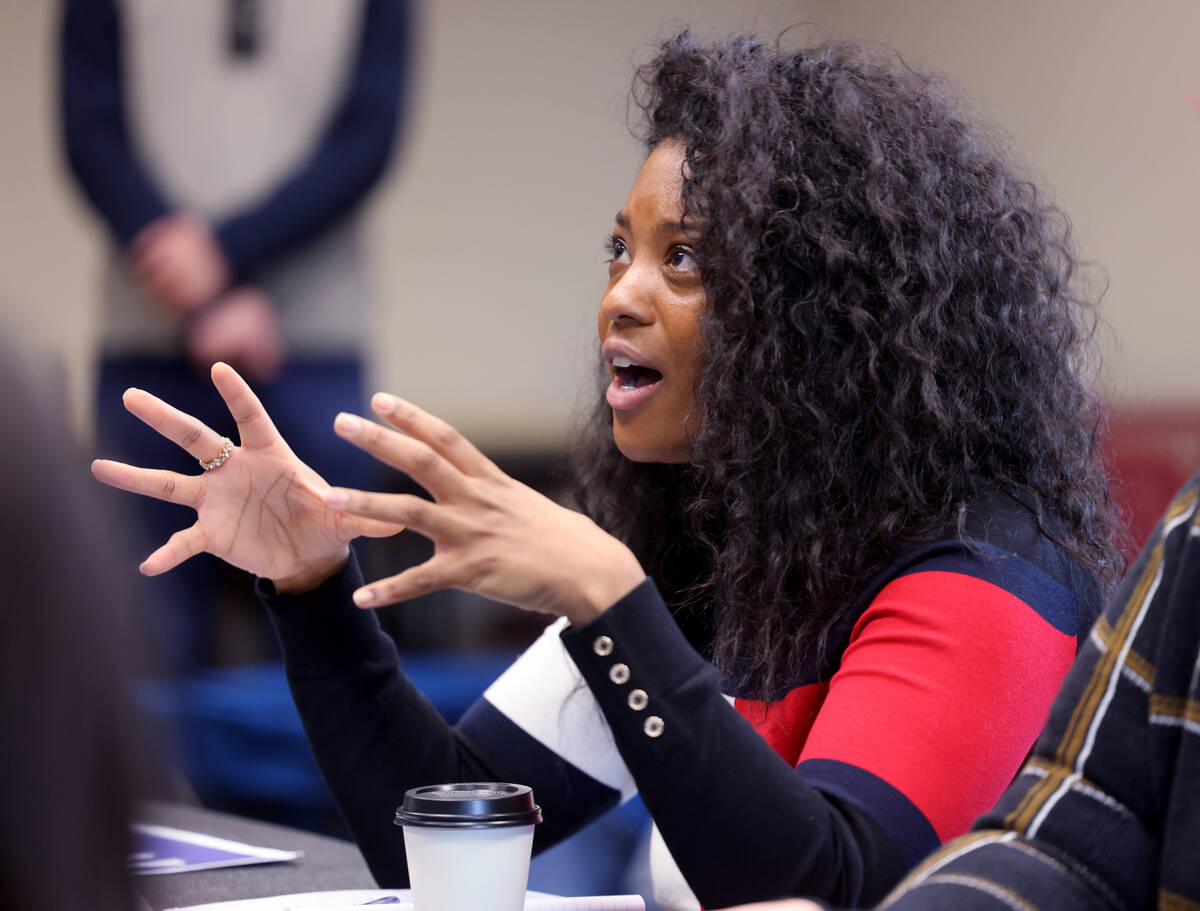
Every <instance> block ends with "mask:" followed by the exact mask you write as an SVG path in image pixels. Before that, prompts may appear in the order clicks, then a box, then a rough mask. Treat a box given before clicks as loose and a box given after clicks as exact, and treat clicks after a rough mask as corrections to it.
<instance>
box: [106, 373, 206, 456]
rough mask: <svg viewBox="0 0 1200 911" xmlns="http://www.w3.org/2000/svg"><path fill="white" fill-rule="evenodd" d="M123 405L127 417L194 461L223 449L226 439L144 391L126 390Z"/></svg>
mask: <svg viewBox="0 0 1200 911" xmlns="http://www.w3.org/2000/svg"><path fill="white" fill-rule="evenodd" d="M122 401H123V402H124V403H125V408H126V409H127V410H128V411H129V413H130V414H132V415H134V416H136V417H137V418H139V419H140V420H141V421H143V422H144V423H145V424H147V425H149V426H150V427H153V428H154V429H155V430H157V431H158V432H159V433H160V434H162V435H163V436H164V437H166V438H167V439H168V440H170V441H171V442H172V443H175V444H176V445H178V446H180V447H182V448H183V450H184V451H185V452H187V453H188V454H189V455H190V456H191V457H192V458H194V459H205V460H207V459H211V458H213V457H215V456H216V455H217V454H218V453H219V452H220V451H221V449H222V447H223V446H224V445H225V438H224V437H222V436H218V435H217V432H216V431H215V430H213V429H211V428H210V427H209V426H208V425H207V424H205V423H204V422H203V421H201V420H200V419H198V418H194V417H192V416H191V415H190V414H185V413H184V412H182V411H180V410H179V409H178V408H176V407H174V406H173V405H168V404H167V403H166V402H164V401H163V400H162V399H160V398H159V397H158V396H156V395H151V394H150V393H149V392H147V391H146V390H144V389H126V390H125V395H124V396H123V397H122Z"/></svg>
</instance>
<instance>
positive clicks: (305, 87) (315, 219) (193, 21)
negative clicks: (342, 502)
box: [60, 0, 410, 672]
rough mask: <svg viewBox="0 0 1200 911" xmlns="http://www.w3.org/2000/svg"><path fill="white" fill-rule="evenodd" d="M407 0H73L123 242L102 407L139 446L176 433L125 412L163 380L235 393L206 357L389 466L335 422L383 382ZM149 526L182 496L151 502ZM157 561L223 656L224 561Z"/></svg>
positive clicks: (313, 441)
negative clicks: (388, 182)
mask: <svg viewBox="0 0 1200 911" xmlns="http://www.w3.org/2000/svg"><path fill="white" fill-rule="evenodd" d="M409 27H410V10H409V4H408V0H361V2H339V3H307V2H304V0H222V2H208V3H182V4H181V3H162V2H158V0H65V2H64V6H63V19H62V30H61V59H60V67H61V105H62V108H61V112H62V128H63V136H64V142H65V147H66V153H67V159H68V162H69V165H70V168H71V171H72V172H73V174H74V176H75V177H76V179H77V180H78V182H79V184H80V186H81V188H82V190H83V192H84V194H85V195H86V197H87V199H88V201H89V202H90V203H91V205H92V206H93V208H94V209H95V211H96V213H97V214H98V215H99V216H100V218H101V219H102V220H103V222H104V224H105V226H106V227H107V229H108V233H109V234H110V236H111V239H112V242H113V253H112V256H111V257H110V258H109V261H108V264H107V268H106V270H105V275H104V279H103V288H102V298H103V320H102V327H101V352H100V366H99V382H98V388H97V395H98V399H97V402H98V406H97V407H98V419H99V420H98V424H99V427H100V428H102V433H104V434H105V435H106V436H107V437H108V438H107V439H105V441H104V442H105V445H106V446H107V447H111V448H112V449H113V450H115V451H117V452H120V453H122V454H123V457H127V458H134V457H136V459H137V460H139V461H147V460H151V459H153V460H156V461H161V460H167V459H170V460H171V462H172V464H176V465H178V467H179V469H180V470H184V469H187V468H194V465H189V464H187V460H186V459H184V460H183V461H179V460H178V459H177V457H176V456H175V454H174V453H171V452H170V448H171V447H170V446H169V445H168V446H163V445H162V441H161V438H160V437H158V435H157V434H155V433H153V432H151V431H149V430H148V429H147V428H145V427H143V426H141V425H140V424H139V423H138V422H136V421H131V420H129V419H128V418H126V417H124V416H123V414H122V413H121V408H120V397H121V396H120V393H121V392H122V391H123V390H124V389H126V388H128V387H131V386H133V387H139V388H147V389H150V390H152V391H155V392H156V393H157V394H159V395H163V396H165V397H167V398H169V399H171V400H172V401H174V402H176V403H177V404H179V405H180V407H182V408H185V409H187V410H189V411H193V412H195V413H198V414H201V415H212V416H213V419H216V417H217V416H218V415H219V414H220V413H221V402H220V400H219V399H217V398H216V397H215V396H214V395H213V394H212V391H211V388H210V387H209V385H208V383H207V371H208V368H209V367H210V366H211V364H212V363H213V362H215V361H218V360H224V361H228V362H230V363H232V364H235V365H237V366H238V368H239V369H241V370H243V371H245V373H246V375H247V376H248V377H249V378H250V379H251V380H252V381H254V382H255V383H256V384H257V386H258V389H259V393H260V395H261V396H262V397H263V400H264V401H267V402H269V403H270V405H269V407H271V410H272V414H273V415H274V416H275V420H276V422H277V423H278V424H280V426H281V427H286V428H287V429H286V431H285V432H286V433H287V434H288V439H289V440H291V441H292V445H293V446H294V447H295V448H296V450H297V452H298V453H300V454H301V455H302V457H304V458H306V459H307V460H309V461H310V462H311V463H312V464H313V465H314V466H316V467H317V469H318V470H319V471H320V472H322V474H325V475H326V476H329V477H331V478H335V479H339V480H342V482H343V483H349V484H354V485H360V484H364V483H369V474H367V473H368V472H369V471H370V470H371V469H370V462H369V460H368V459H365V458H364V457H362V456H361V455H359V454H357V453H352V452H349V451H347V448H346V447H344V446H341V445H339V443H338V442H337V441H336V440H334V439H333V438H331V437H330V435H329V434H328V432H327V428H328V426H329V422H330V421H331V420H332V418H333V416H334V415H335V414H336V413H337V412H338V411H341V410H357V409H358V408H359V407H360V406H361V404H362V401H363V399H364V395H363V385H362V382H363V380H362V372H363V367H362V349H363V343H364V336H365V332H366V323H365V316H366V304H367V297H368V291H367V287H366V276H365V273H364V256H363V249H362V243H361V238H360V230H359V228H360V225H359V221H360V219H359V218H358V217H357V215H358V213H359V211H360V203H361V202H362V201H363V199H364V197H365V196H366V195H367V194H368V192H369V191H370V190H371V188H372V187H373V186H374V185H375V184H376V183H377V181H378V180H379V178H380V176H381V175H382V174H383V173H384V170H385V167H386V165H387V163H388V160H389V158H390V156H391V151H392V147H393V140H394V137H395V134H396V128H397V123H398V121H399V117H400V112H401V107H402V100H403V94H404V93H403V85H404V82H405V77H406V61H407V59H408V57H409V44H408V41H409ZM139 520H140V521H139V524H140V525H141V527H140V528H139V530H138V534H139V543H141V538H142V536H144V541H145V546H146V548H147V552H148V548H149V547H150V542H152V541H156V540H158V539H160V538H161V537H162V535H163V533H164V532H165V531H168V530H170V529H172V528H173V527H174V526H175V525H176V524H177V522H178V516H177V515H176V512H175V510H173V509H172V508H171V507H169V506H168V507H166V508H165V509H164V508H162V504H159V503H153V502H151V503H148V504H147V508H146V509H144V510H143V511H142V512H141V513H140V516H139ZM213 570H214V567H213V566H212V565H209V566H196V567H193V568H192V570H191V571H190V572H188V573H187V574H185V575H182V576H180V577H179V578H176V579H174V580H172V581H168V582H166V583H165V584H164V583H161V582H160V583H155V600H157V601H159V602H162V607H163V608H165V610H161V611H160V612H159V613H160V616H162V617H164V618H165V620H164V621H163V622H166V623H167V624H168V625H169V629H168V630H167V638H168V640H169V647H170V652H171V662H172V664H173V665H174V667H175V668H176V670H178V671H180V672H187V671H190V670H193V669H195V668H198V667H203V666H205V665H208V664H209V663H211V661H212V658H213V644H214V643H213V605H214V603H215V599H216V597H217V595H218V592H219V587H218V586H217V585H215V584H214V580H216V579H218V578H219V576H218V574H217V573H215V572H214V571H213Z"/></svg>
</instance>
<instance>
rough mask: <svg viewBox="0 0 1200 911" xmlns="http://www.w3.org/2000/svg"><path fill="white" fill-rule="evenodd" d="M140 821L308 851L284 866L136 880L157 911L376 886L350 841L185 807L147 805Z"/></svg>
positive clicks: (167, 875)
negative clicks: (241, 899)
mask: <svg viewBox="0 0 1200 911" xmlns="http://www.w3.org/2000/svg"><path fill="white" fill-rule="evenodd" d="M137 822H142V823H155V824H157V825H163V826H173V827H175V828H177V829H187V830H188V831H190V832H203V833H205V834H206V835H216V836H218V837H220V838H231V839H233V840H235V841H241V842H246V843H247V844H252V845H259V846H261V847H265V848H280V849H283V850H285V851H303V852H304V856H303V857H301V858H298V859H297V860H293V861H287V862H284V863H273V864H253V865H250V866H245V867H224V868H222V869H218V870H197V871H195V872H193V873H170V874H164V875H158V876H137V877H134V886H135V887H136V888H137V890H138V892H139V893H140V894H141V895H142V897H143V898H144V899H145V900H146V902H147V903H148V904H149V905H150V907H151V908H152V909H154V911H162V909H164V908H180V907H187V906H188V905H201V904H206V903H208V902H220V901H230V900H232V899H235V898H262V897H265V896H269V895H285V894H287V893H290V892H319V891H323V890H327V889H374V888H376V886H375V880H373V879H372V878H371V874H370V872H369V871H368V870H367V865H366V863H365V862H364V861H363V859H362V855H361V854H359V852H358V848H356V847H355V846H354V845H353V844H351V843H350V842H348V841H341V840H340V839H337V838H328V837H326V836H324V835H314V834H313V833H311V832H303V831H301V830H299V829H289V828H285V827H283V826H276V825H272V824H270V823H265V822H259V821H257V820H253V819H244V818H242V817H240V816H229V815H227V814H225V813H215V812H213V811H212V810H205V809H203V808H201V807H191V806H184V805H182V804H167V803H148V804H144V805H143V806H142V807H140V808H139V812H138V813H137Z"/></svg>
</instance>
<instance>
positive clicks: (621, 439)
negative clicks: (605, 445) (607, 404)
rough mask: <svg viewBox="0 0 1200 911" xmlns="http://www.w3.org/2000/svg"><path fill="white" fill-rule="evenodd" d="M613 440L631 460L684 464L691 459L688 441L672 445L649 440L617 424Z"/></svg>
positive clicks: (622, 453)
mask: <svg viewBox="0 0 1200 911" xmlns="http://www.w3.org/2000/svg"><path fill="white" fill-rule="evenodd" d="M613 442H614V443H616V444H617V449H619V450H621V455H623V456H625V458H627V459H629V461H631V462H643V463H651V462H658V463H661V464H664V465H682V464H683V463H684V462H687V461H689V460H690V453H689V451H688V447H687V445H686V443H684V444H677V445H670V444H668V443H666V442H664V441H663V440H648V439H646V438H645V437H643V436H641V435H640V434H631V433H628V432H627V431H623V430H622V429H621V427H620V426H619V425H617V424H614V425H613Z"/></svg>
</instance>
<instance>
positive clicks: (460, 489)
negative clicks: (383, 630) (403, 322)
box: [325, 393, 646, 624]
mask: <svg viewBox="0 0 1200 911" xmlns="http://www.w3.org/2000/svg"><path fill="white" fill-rule="evenodd" d="M371 407H372V409H373V410H374V411H375V413H376V414H378V415H379V416H380V417H382V418H383V419H384V420H385V421H387V422H388V423H389V424H391V425H392V427H393V428H396V429H394V430H393V429H391V428H389V427H385V426H383V425H381V424H378V423H376V422H374V421H366V420H363V419H361V418H358V417H355V416H353V415H349V414H341V415H338V417H337V420H335V421H334V424H333V426H334V429H335V430H336V431H337V433H338V435H339V436H341V437H343V438H344V439H346V440H348V441H350V442H351V443H353V444H354V445H355V446H358V447H359V448H361V449H363V450H365V451H366V452H369V453H370V454H371V455H373V456H374V457H375V458H377V459H379V460H380V461H381V462H384V463H385V464H387V465H390V466H392V467H393V468H396V469H399V470H400V471H403V472H405V473H406V474H408V475H409V476H410V477H412V478H413V480H415V481H416V482H417V483H418V484H420V485H421V486H422V487H424V488H425V489H426V490H428V491H429V492H430V493H431V494H432V495H433V498H434V502H432V503H431V502H430V501H428V500H425V499H422V498H421V497H417V496H413V495H411V494H382V493H368V492H365V491H361V490H348V489H346V488H333V489H331V490H329V491H328V492H327V493H326V494H325V502H326V504H327V505H329V506H330V507H332V508H334V509H337V510H340V511H342V512H347V513H351V514H353V515H357V516H362V517H364V518H371V519H380V520H383V521H385V522H397V523H400V524H403V525H406V526H408V527H409V528H410V529H412V530H414V531H417V532H419V533H420V534H422V535H424V536H425V537H427V538H429V539H431V540H432V541H433V543H434V555H433V556H432V557H431V558H430V559H429V560H427V561H425V562H424V563H422V564H420V565H418V566H414V567H412V568H410V569H408V570H405V571H404V572H402V573H399V574H397V575H395V576H390V577H389V578H386V579H381V580H379V581H378V582H374V583H372V584H370V585H367V586H365V587H364V588H361V589H359V590H358V591H357V592H355V593H354V600H355V603H356V604H358V605H359V606H360V607H381V606H383V605H385V604H391V603H394V602H396V601H404V600H406V599H408V598H415V597H417V596H418V595H423V594H427V593H429V592H433V591H437V590H439V589H443V588H458V589H464V590H467V591H472V592H476V593H477V594H480V595H483V596H485V597H488V598H492V599H495V600H497V601H505V602H507V603H509V604H515V605H517V606H518V607H523V608H526V609H528V610H534V611H541V612H543V613H550V614H558V615H562V616H566V617H567V618H568V619H570V620H571V622H572V623H576V624H578V623H585V622H587V621H588V620H590V619H592V618H593V617H595V616H597V615H598V614H600V613H602V612H603V611H604V610H605V609H607V608H608V607H609V606H610V605H612V604H613V603H615V602H616V601H618V600H619V599H621V598H622V597H624V596H625V595H627V594H628V593H629V592H630V591H632V590H633V589H634V588H636V587H637V585H638V584H639V583H640V582H641V581H642V580H643V579H645V577H646V573H645V572H644V571H643V569H642V567H641V565H640V564H639V563H638V561H637V558H636V557H635V556H634V555H633V552H632V551H630V550H629V548H628V547H626V546H625V545H624V544H622V543H621V542H620V541H618V540H617V539H616V538H614V537H613V536H612V535H610V534H608V533H607V532H605V531H603V530H602V529H601V528H600V527H599V526H597V525H596V524H595V523H594V522H592V520H591V519H589V518H587V517H586V516H583V515H581V514H580V513H577V512H573V511H571V510H569V509H566V508H564V507H562V506H559V505H558V504H557V503H555V502H554V501H552V500H550V499H549V498H547V497H545V496H543V495H542V494H540V493H538V492H537V491H535V490H533V489H531V488H529V487H527V486H525V485H524V484H521V483H519V482H517V481H515V480H513V479H512V478H510V477H509V476H508V475H506V474H505V473H504V472H502V471H501V470H500V469H499V468H497V467H496V465H495V464H494V463H493V462H492V461H491V460H490V459H488V458H487V457H486V456H484V455H483V453H481V452H480V451H479V450H478V449H476V448H475V447H474V446H473V445H472V444H471V443H470V442H468V441H467V439H466V438H465V437H463V436H462V434H460V433H459V432H458V431H457V430H455V429H454V428H453V427H451V426H450V425H449V424H447V423H446V422H445V421H442V420H441V419H440V418H436V417H434V416H433V415H431V414H428V413H426V412H424V411H422V410H421V409H419V408H417V407H416V406H414V405H412V404H410V403H408V402H405V401H403V400H402V399H399V398H396V397H395V396H391V395H386V394H383V393H380V394H378V395H376V396H375V397H374V399H372V401H371ZM397 431H403V433H398V432H397Z"/></svg>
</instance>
